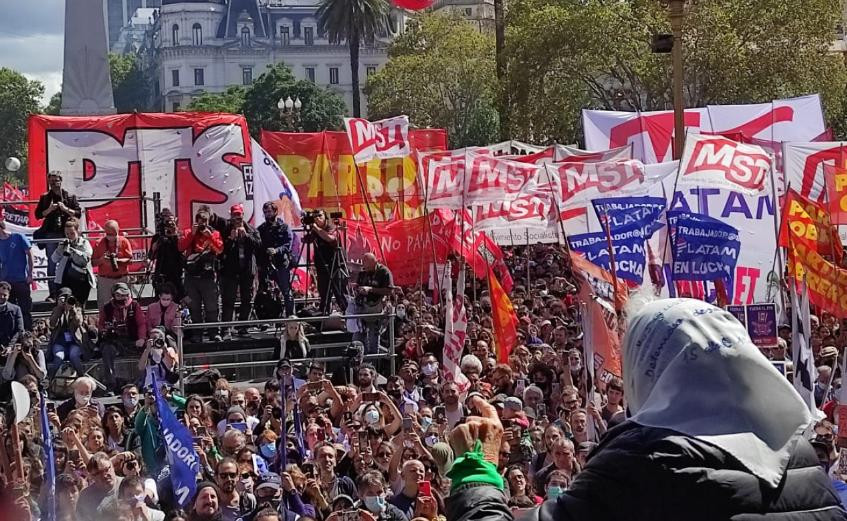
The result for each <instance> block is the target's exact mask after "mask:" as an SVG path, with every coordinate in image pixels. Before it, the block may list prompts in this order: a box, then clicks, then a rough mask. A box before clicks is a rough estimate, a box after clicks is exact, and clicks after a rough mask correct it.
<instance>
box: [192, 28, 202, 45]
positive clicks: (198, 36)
mask: <svg viewBox="0 0 847 521" xmlns="http://www.w3.org/2000/svg"><path fill="white" fill-rule="evenodd" d="M191 43H193V44H194V45H203V27H201V26H200V24H194V25H193V26H191Z"/></svg>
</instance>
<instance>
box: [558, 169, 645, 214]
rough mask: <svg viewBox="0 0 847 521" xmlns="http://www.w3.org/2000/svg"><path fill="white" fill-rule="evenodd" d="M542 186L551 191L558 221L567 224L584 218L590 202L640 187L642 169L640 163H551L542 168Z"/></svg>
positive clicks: (642, 179) (642, 180) (642, 178)
mask: <svg viewBox="0 0 847 521" xmlns="http://www.w3.org/2000/svg"><path fill="white" fill-rule="evenodd" d="M544 167H545V172H544V173H543V174H542V175H543V176H546V177H547V184H546V186H547V187H548V188H549V189H550V190H552V191H553V196H554V202H555V205H556V210H557V211H558V212H559V218H561V219H562V220H568V219H573V218H579V217H580V216H582V215H584V214H585V212H586V211H587V209H588V207H589V206H590V201H592V200H594V199H599V198H602V197H611V196H616V195H619V194H617V193H615V192H619V191H621V190H624V189H625V188H628V187H630V186H631V185H632V186H637V185H642V184H643V183H644V165H643V164H642V163H641V162H640V161H606V162H601V163H570V162H562V163H552V164H546V165H544Z"/></svg>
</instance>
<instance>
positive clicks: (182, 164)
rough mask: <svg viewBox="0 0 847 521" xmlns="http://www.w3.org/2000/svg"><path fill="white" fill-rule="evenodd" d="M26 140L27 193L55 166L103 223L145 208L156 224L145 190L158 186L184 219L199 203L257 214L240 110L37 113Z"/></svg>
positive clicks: (91, 216) (125, 219) (135, 215)
mask: <svg viewBox="0 0 847 521" xmlns="http://www.w3.org/2000/svg"><path fill="white" fill-rule="evenodd" d="M28 140H29V162H28V165H29V189H30V193H31V194H33V196H37V195H38V194H41V193H43V192H44V191H46V188H47V173H48V172H51V171H58V172H60V173H62V175H63V187H64V188H65V189H66V190H68V191H69V192H70V193H73V194H74V195H76V196H77V197H78V198H80V199H83V201H82V202H81V205H82V206H83V207H84V208H85V210H86V217H87V219H88V220H89V221H94V222H97V223H99V224H101V225H102V223H104V222H105V221H106V220H108V219H115V220H117V221H118V222H120V224H121V227H122V228H138V227H140V226H141V224H142V222H143V218H142V214H143V213H146V222H147V223H152V222H153V217H154V216H153V215H152V212H153V205H152V204H144V203H142V201H141V200H140V196H141V194H142V193H146V194H147V196H148V197H151V196H152V194H154V193H159V194H160V195H161V200H162V207H165V208H171V209H172V210H173V212H174V214H175V215H176V217H177V218H178V219H179V221H180V223H181V224H182V225H183V226H188V225H189V224H190V223H191V222H193V220H194V219H193V214H194V211H195V210H196V209H197V207H199V206H200V205H202V204H208V205H209V206H210V207H211V208H212V210H213V211H215V212H217V213H218V214H221V215H228V214H229V208H230V206H232V205H233V204H241V205H243V206H244V215H245V218H250V217H251V216H252V214H253V194H252V192H251V189H252V161H251V150H250V135H249V133H248V130H247V122H246V121H245V119H244V117H243V116H240V115H233V114H206V113H191V112H178V113H169V114H152V113H151V114H118V115H113V116H86V117H60V116H43V115H33V116H30V118H29V125H28ZM177 194H179V196H177ZM130 197H132V198H135V199H132V200H126V199H123V200H120V199H119V200H115V199H118V198H130ZM87 198H98V199H100V200H101V201H99V202H85V201H84V199H87ZM34 209H35V207H34V206H33V207H32V208H31V210H32V211H33V212H34ZM32 217H33V218H34V215H33V216H32ZM33 222H34V221H33ZM136 247H137V245H136Z"/></svg>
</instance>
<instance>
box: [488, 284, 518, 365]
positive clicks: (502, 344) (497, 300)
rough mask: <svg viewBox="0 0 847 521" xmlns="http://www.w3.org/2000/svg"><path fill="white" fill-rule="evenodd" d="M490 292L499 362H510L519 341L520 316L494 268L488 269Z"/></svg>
mask: <svg viewBox="0 0 847 521" xmlns="http://www.w3.org/2000/svg"><path fill="white" fill-rule="evenodd" d="M488 293H489V295H490V296H491V321H492V322H493V326H494V339H495V341H496V342H497V362H498V363H500V364H508V363H509V354H510V353H511V352H512V349H513V348H514V347H515V344H516V343H517V341H518V317H517V316H516V315H515V308H514V307H513V306H512V301H511V300H509V296H508V295H506V292H505V291H504V290H503V287H502V286H501V285H500V283H499V282H497V277H495V276H494V270H492V269H490V268H489V270H488Z"/></svg>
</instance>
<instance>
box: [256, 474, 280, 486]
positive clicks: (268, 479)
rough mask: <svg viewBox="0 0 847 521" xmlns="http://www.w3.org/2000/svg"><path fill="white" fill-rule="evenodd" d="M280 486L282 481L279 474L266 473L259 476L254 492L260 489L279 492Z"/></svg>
mask: <svg viewBox="0 0 847 521" xmlns="http://www.w3.org/2000/svg"><path fill="white" fill-rule="evenodd" d="M281 485H282V480H281V479H280V477H279V474H276V473H274V472H268V473H266V474H262V475H261V476H259V484H258V486H256V490H260V489H262V488H270V489H273V490H279V487H280V486H281Z"/></svg>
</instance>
